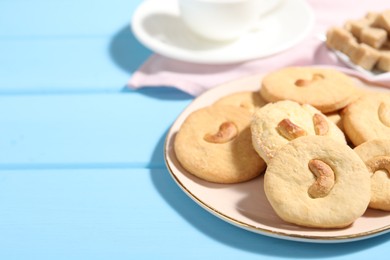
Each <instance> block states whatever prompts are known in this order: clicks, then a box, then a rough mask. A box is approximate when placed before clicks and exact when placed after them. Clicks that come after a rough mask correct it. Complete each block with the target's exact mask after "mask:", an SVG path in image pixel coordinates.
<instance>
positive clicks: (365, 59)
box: [349, 43, 379, 70]
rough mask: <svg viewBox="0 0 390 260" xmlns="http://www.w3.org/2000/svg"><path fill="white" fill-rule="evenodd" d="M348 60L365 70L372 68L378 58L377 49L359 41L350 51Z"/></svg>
mask: <svg viewBox="0 0 390 260" xmlns="http://www.w3.org/2000/svg"><path fill="white" fill-rule="evenodd" d="M349 58H350V60H351V61H352V62H353V63H355V64H356V65H359V66H360V67H362V68H364V69H366V70H372V69H373V68H374V66H375V64H376V63H377V62H378V60H379V52H378V50H376V49H374V48H372V47H371V46H369V45H367V44H365V43H361V44H358V45H357V48H356V49H355V50H353V51H352V53H351V56H350V57H349Z"/></svg>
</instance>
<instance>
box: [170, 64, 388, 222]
mask: <svg viewBox="0 0 390 260" xmlns="http://www.w3.org/2000/svg"><path fill="white" fill-rule="evenodd" d="M356 84H357V82H356V81H355V80H353V79H352V78H350V77H349V76H347V75H345V74H343V73H341V72H338V71H336V70H333V69H324V68H316V67H288V68H283V69H280V70H277V71H273V72H270V73H269V74H267V75H265V77H264V78H263V80H262V83H261V88H260V90H259V91H255V92H238V93H234V94H230V95H227V96H225V97H222V98H220V99H219V100H217V101H216V102H215V103H214V104H212V105H210V106H207V107H204V108H200V109H198V110H196V111H194V112H192V113H191V114H190V115H189V116H188V117H187V118H186V119H185V120H184V122H183V124H182V125H181V128H180V129H179V131H178V132H177V134H176V136H175V141H174V150H175V154H176V157H177V159H178V161H179V162H180V164H181V165H182V167H183V168H184V169H186V170H187V171H188V172H189V173H190V174H193V175H195V176H197V177H199V178H201V179H203V180H206V181H209V182H214V183H224V184H227V183H230V184H233V183H240V182H244V181H249V180H251V179H253V178H256V177H258V176H260V175H261V174H263V173H264V191H265V194H266V196H267V199H268V201H269V202H270V204H271V206H272V208H273V209H274V211H275V212H276V214H277V215H278V216H279V217H281V218H282V219H283V220H285V221H287V222H290V223H294V224H297V225H301V226H306V227H317V228H341V227H346V226H348V225H350V224H351V223H353V222H354V221H355V220H356V219H357V218H359V217H360V216H362V215H363V214H364V212H365V211H366V209H367V207H370V208H375V209H381V210H385V211H390V179H389V176H388V175H389V172H390V94H383V93H381V94H379V93H374V92H367V91H363V90H362V89H361V88H359V87H357V86H356ZM259 189H260V187H259Z"/></svg>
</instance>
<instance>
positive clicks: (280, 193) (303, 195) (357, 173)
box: [264, 136, 370, 228]
mask: <svg viewBox="0 0 390 260" xmlns="http://www.w3.org/2000/svg"><path fill="white" fill-rule="evenodd" d="M264 191H265V194H266V196H267V199H268V201H269V202H270V204H271V206H272V208H273V209H274V210H275V212H276V214H277V215H278V216H279V217H280V218H282V219H283V220H284V221H286V222H289V223H293V224H296V225H300V226H306V227H317V228H342V227H346V226H348V225H350V224H351V223H353V222H354V221H355V220H356V219H357V218H359V217H360V216H362V215H363V214H364V212H365V211H366V209H367V206H368V203H369V201H370V175H369V173H368V171H367V168H366V166H365V164H364V163H363V161H362V160H361V159H360V158H359V156H358V155H357V154H356V153H355V152H354V151H353V150H352V149H351V148H350V147H349V146H348V145H346V144H340V143H339V142H337V141H335V140H333V139H331V138H329V137H324V136H305V137H301V138H298V139H295V140H293V141H291V142H290V143H288V144H287V145H285V146H284V147H282V148H281V149H280V150H278V152H277V153H276V154H275V157H274V158H273V159H272V160H271V161H270V163H269V164H268V167H267V170H266V172H265V175H264Z"/></svg>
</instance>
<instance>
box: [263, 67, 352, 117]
mask: <svg viewBox="0 0 390 260" xmlns="http://www.w3.org/2000/svg"><path fill="white" fill-rule="evenodd" d="M358 93H359V91H358V89H357V88H356V86H355V83H354V81H353V80H352V79H351V78H350V77H349V76H347V75H345V74H343V73H341V72H339V71H336V70H333V69H322V68H312V67H288V68H283V69H280V70H277V71H274V72H271V73H269V74H268V75H266V76H265V77H264V79H263V81H262V86H261V88H260V94H261V96H262V97H263V98H264V99H265V100H266V101H268V102H276V101H280V100H292V101H296V102H298V103H300V104H310V105H312V106H314V107H315V108H317V109H318V110H320V111H321V112H323V113H329V112H333V111H337V110H339V109H341V108H343V107H345V106H346V105H348V104H349V103H350V102H351V101H352V100H354V99H356V97H357V95H358Z"/></svg>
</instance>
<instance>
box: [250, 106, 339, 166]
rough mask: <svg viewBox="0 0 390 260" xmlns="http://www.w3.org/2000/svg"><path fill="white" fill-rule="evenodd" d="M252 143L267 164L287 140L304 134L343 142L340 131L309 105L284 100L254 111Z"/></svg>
mask: <svg viewBox="0 0 390 260" xmlns="http://www.w3.org/2000/svg"><path fill="white" fill-rule="evenodd" d="M251 132H252V143H253V147H254V148H255V150H256V151H257V153H258V154H259V155H260V157H261V158H263V160H264V161H265V162H266V163H268V162H269V161H270V160H271V159H272V157H274V155H275V153H276V151H277V150H278V149H279V148H281V147H283V146H284V145H285V144H287V143H288V142H290V141H291V140H293V139H295V138H298V137H301V136H306V135H321V136H328V137H330V138H333V139H335V140H337V141H339V142H341V143H342V144H345V143H346V140H345V136H344V133H343V132H342V131H341V130H340V129H339V128H338V127H337V126H336V125H335V124H334V123H333V122H332V121H331V120H329V119H328V118H327V117H326V116H325V115H323V114H322V113H321V112H320V111H318V110H317V109H315V108H314V107H312V106H311V105H308V104H304V105H300V104H298V103H297V102H294V101H289V100H284V101H279V102H276V103H268V104H267V105H265V106H263V107H262V108H259V109H257V110H256V111H255V113H254V114H253V117H252V122H251Z"/></svg>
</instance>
